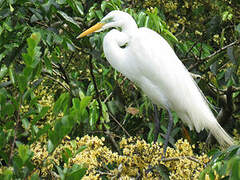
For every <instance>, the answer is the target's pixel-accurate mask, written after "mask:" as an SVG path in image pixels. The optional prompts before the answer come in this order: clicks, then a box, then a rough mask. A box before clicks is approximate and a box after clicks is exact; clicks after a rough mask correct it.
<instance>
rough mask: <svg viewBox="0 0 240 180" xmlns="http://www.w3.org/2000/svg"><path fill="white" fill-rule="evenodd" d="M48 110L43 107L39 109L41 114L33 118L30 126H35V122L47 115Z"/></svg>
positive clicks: (46, 107)
mask: <svg viewBox="0 0 240 180" xmlns="http://www.w3.org/2000/svg"><path fill="white" fill-rule="evenodd" d="M48 110H49V107H48V106H44V107H43V108H42V109H41V112H40V113H39V114H38V115H37V116H34V118H33V121H32V124H36V122H37V121H39V120H40V119H42V118H43V117H44V116H45V115H46V114H47V112H48Z"/></svg>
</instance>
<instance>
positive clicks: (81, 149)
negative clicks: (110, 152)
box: [76, 146, 87, 155]
mask: <svg viewBox="0 0 240 180" xmlns="http://www.w3.org/2000/svg"><path fill="white" fill-rule="evenodd" d="M86 148H87V146H81V147H80V148H79V149H78V150H77V152H76V155H77V154H78V153H80V152H82V151H83V150H84V149H86Z"/></svg>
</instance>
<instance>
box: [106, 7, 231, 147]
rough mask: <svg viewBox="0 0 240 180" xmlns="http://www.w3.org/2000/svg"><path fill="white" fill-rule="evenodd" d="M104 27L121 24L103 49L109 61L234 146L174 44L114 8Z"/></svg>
mask: <svg viewBox="0 0 240 180" xmlns="http://www.w3.org/2000/svg"><path fill="white" fill-rule="evenodd" d="M109 19H110V20H112V21H113V22H112V24H111V23H106V26H104V25H103V28H102V29H106V28H109V27H119V28H121V31H118V30H116V29H113V30H111V31H110V32H109V33H107V34H106V35H105V37H104V40H103V50H104V53H105V56H106V58H107V60H108V61H109V63H110V64H111V65H112V66H113V67H114V68H115V69H116V70H117V71H119V72H121V73H122V74H123V75H125V76H126V77H128V78H129V79H130V80H131V81H133V82H135V83H136V84H137V85H138V86H139V87H140V88H141V89H142V90H143V91H144V93H145V94H146V95H147V96H148V97H149V98H150V99H151V100H152V101H153V103H154V104H157V105H160V106H161V107H163V108H165V109H168V110H169V109H171V110H173V111H175V112H176V113H177V115H178V116H179V117H180V118H181V119H182V120H183V122H184V123H186V124H187V125H188V126H189V128H190V129H191V130H192V129H194V128H195V129H196V131H197V132H199V131H201V130H202V129H204V128H206V129H208V130H210V131H211V133H212V134H213V135H214V136H215V138H216V139H217V140H218V142H219V143H220V144H222V145H224V146H225V145H232V144H233V141H232V139H231V137H230V136H229V135H228V134H227V133H226V132H225V131H224V130H223V128H222V127H221V126H220V125H219V124H218V122H217V120H216V118H215V117H214V115H213V113H212V112H211V110H210V108H209V106H208V103H207V101H206V98H205V97H204V96H203V94H202V92H201V91H200V89H199V88H198V86H197V85H196V83H195V81H194V80H193V78H192V77H191V75H190V73H189V72H188V71H187V69H186V68H185V67H184V65H183V64H182V62H181V61H180V60H179V58H178V57H177V55H176V54H175V52H174V51H173V49H172V48H171V46H170V45H169V44H168V43H167V41H166V40H165V39H164V38H162V37H161V36H160V35H159V34H158V33H156V32H155V31H153V30H151V29H148V28H138V27H137V25H136V23H135V21H134V20H133V18H132V17H131V16H130V15H129V14H127V13H124V12H121V11H112V12H110V13H109V14H108V15H107V16H105V18H104V19H103V22H104V21H105V20H109ZM107 25H108V26H107Z"/></svg>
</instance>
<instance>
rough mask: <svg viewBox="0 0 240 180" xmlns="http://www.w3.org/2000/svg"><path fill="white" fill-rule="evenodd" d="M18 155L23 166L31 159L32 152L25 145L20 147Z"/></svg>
mask: <svg viewBox="0 0 240 180" xmlns="http://www.w3.org/2000/svg"><path fill="white" fill-rule="evenodd" d="M18 154H19V157H20V158H21V160H22V162H23V164H25V162H26V161H27V160H28V159H29V157H30V155H31V151H30V149H29V147H28V146H26V145H24V144H20V145H19V146H18Z"/></svg>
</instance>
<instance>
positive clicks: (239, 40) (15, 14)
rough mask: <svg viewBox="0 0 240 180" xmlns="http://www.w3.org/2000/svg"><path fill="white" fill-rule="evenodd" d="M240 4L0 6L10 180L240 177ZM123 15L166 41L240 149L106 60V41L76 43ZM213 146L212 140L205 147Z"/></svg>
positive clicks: (1, 150)
mask: <svg viewBox="0 0 240 180" xmlns="http://www.w3.org/2000/svg"><path fill="white" fill-rule="evenodd" d="M239 9H240V3H239V1H238V0H211V1H204V0H193V1H187V0H183V1H180V0H168V1H167V0H161V1H160V0H146V1H139V0H133V1H130V0H100V1H87V0H8V1H6V0H0V178H1V179H40V178H47V179H81V178H83V179H84V178H85V179H89V178H92V179H99V178H102V179H111V178H112V179H119V178H122V179H130V178H135V179H151V178H152V179H154V178H157V177H160V178H163V179H178V178H179V179H198V178H200V179H220V178H224V179H240V175H239V171H240V154H239V152H240V146H239V140H240V133H239V130H240V81H239V77H240V68H239V65H240V45H239V44H240V11H239ZM112 10H122V11H125V12H127V13H129V14H130V15H132V16H133V18H134V19H135V21H136V23H137V25H138V26H139V27H148V28H150V29H153V30H154V31H156V32H158V33H159V34H160V35H161V36H163V37H164V38H165V39H166V40H167V41H168V42H169V44H170V45H171V47H172V48H173V49H174V51H175V52H176V54H177V56H178V57H179V59H180V60H181V61H182V62H183V63H184V65H185V66H186V68H187V69H188V70H189V71H190V72H191V73H192V75H193V77H194V79H195V80H196V82H197V84H198V86H199V87H200V89H201V90H202V92H203V94H205V96H206V97H207V99H208V101H209V104H210V106H211V108H212V111H213V112H214V114H215V116H216V117H217V119H218V121H219V123H220V124H221V126H222V127H223V128H224V129H225V130H226V131H227V132H228V133H229V134H231V136H233V137H234V139H235V143H236V145H234V146H232V147H229V148H228V149H221V147H219V145H218V144H217V143H216V141H215V140H214V139H213V138H212V137H211V135H209V134H208V132H206V131H204V132H201V133H200V134H198V133H196V132H194V131H189V129H188V128H187V127H186V126H185V125H184V124H183V123H182V121H181V120H180V119H179V118H178V117H177V115H176V114H174V129H173V131H172V132H171V135H170V143H169V147H168V149H167V154H166V157H165V158H163V159H161V156H162V151H163V150H162V143H163V141H164V134H165V132H166V130H167V123H168V116H167V112H165V111H164V110H160V108H159V112H158V115H159V119H160V134H159V135H158V137H157V138H158V139H157V143H153V140H154V108H153V104H152V102H151V101H150V100H149V99H148V98H147V96H146V95H145V94H144V93H143V92H142V91H141V90H140V89H139V88H138V87H137V86H136V85H135V84H134V83H132V82H131V81H129V80H128V79H127V78H125V77H124V76H123V75H122V74H121V73H118V72H117V71H116V70H114V69H113V68H112V67H111V66H110V64H109V63H108V62H107V61H106V59H105V56H104V53H103V49H102V40H103V37H104V35H105V34H106V33H107V31H104V32H101V33H96V34H93V35H91V36H88V37H85V38H82V39H80V40H79V39H76V37H77V36H78V35H79V34H80V33H81V32H83V31H84V30H86V29H87V28H89V27H91V26H92V25H94V24H95V23H96V22H99V21H100V20H101V19H102V18H103V17H104V16H105V15H106V14H107V13H108V12H110V11H112ZM206 139H207V141H206Z"/></svg>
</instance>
